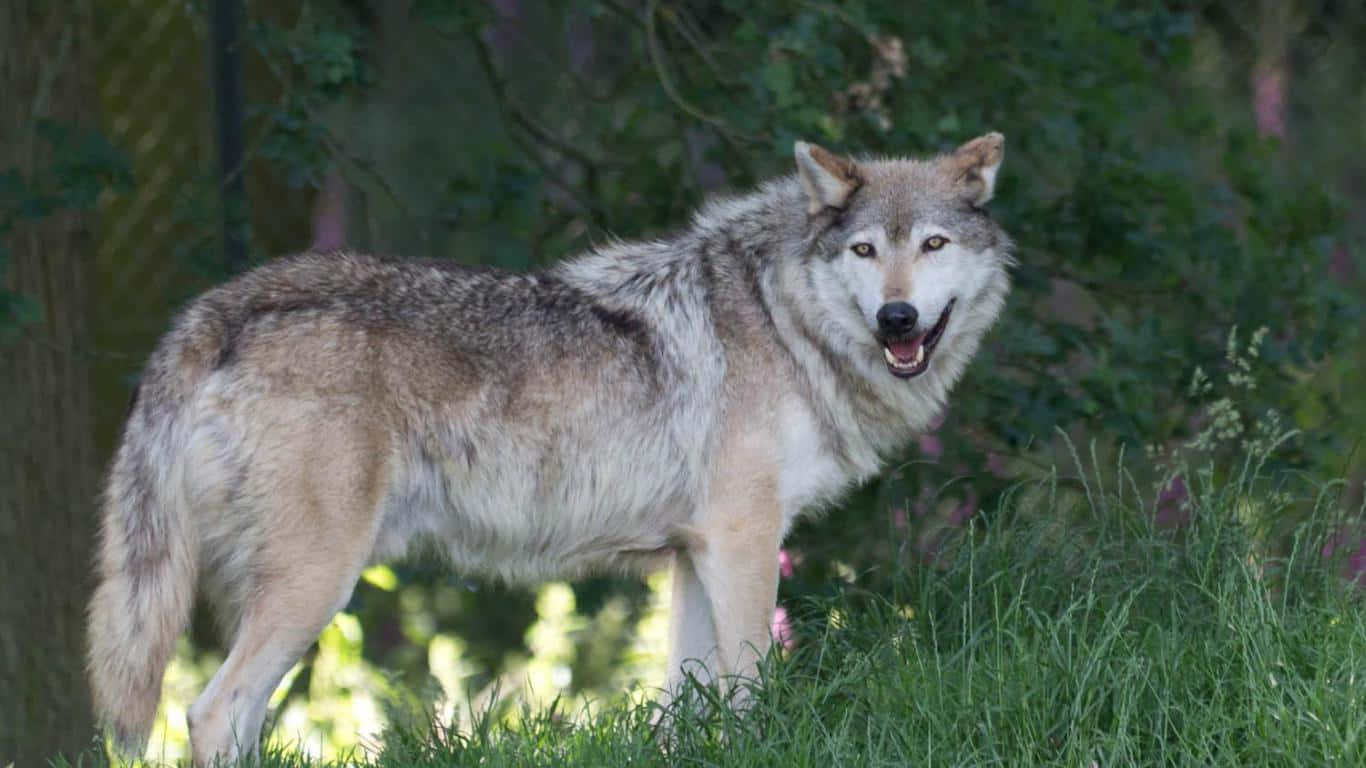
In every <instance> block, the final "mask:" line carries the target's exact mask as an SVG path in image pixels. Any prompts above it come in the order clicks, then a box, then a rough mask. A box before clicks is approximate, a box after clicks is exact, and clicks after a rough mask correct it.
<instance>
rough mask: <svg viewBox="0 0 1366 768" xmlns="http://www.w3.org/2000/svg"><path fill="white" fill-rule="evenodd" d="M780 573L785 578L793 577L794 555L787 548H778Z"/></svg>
mask: <svg viewBox="0 0 1366 768" xmlns="http://www.w3.org/2000/svg"><path fill="white" fill-rule="evenodd" d="M778 575H779V576H781V577H783V578H784V579H790V578H792V555H789V554H788V553H787V550H786V549H780V550H778Z"/></svg>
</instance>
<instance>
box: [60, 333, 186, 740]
mask: <svg viewBox="0 0 1366 768" xmlns="http://www.w3.org/2000/svg"><path fill="white" fill-rule="evenodd" d="M182 330H183V329H182ZM176 346H177V345H175V344H166V343H163V348H162V349H161V350H158V353H154V355H153V358H152V360H151V361H149V364H148V367H147V369H146V370H145V371H144V374H143V383H142V384H141V385H140V390H141V391H140V392H138V393H135V394H134V401H133V404H132V406H131V408H130V410H129V415H128V423H127V425H126V426H125V428H124V433H123V438H122V440H121V442H120V444H119V448H118V452H117V454H116V455H115V458H114V464H113V467H112V469H111V470H110V474H109V478H108V481H107V483H106V485H105V489H104V496H103V500H102V510H101V517H102V520H101V531H100V539H101V541H100V550H99V555H98V578H99V585H98V587H97V588H96V590H95V593H94V597H93V598H92V599H91V602H90V611H89V616H88V627H87V635H88V657H87V666H88V672H89V678H90V684H91V690H92V693H93V694H94V704H95V713H96V715H97V716H98V718H99V720H100V722H101V723H102V724H103V725H104V726H106V727H107V728H109V729H110V730H112V732H113V735H114V740H115V743H116V745H117V746H118V748H119V749H120V750H121V751H123V752H124V753H126V754H130V755H132V754H140V753H141V752H142V750H143V749H144V748H145V746H146V743H147V737H148V735H149V733H150V732H151V729H152V722H153V720H154V719H155V717H156V709H157V703H158V702H159V701H160V699H161V678H162V674H163V673H164V672H165V670H166V665H167V663H168V662H169V661H170V658H171V654H172V652H173V650H174V648H175V641H176V638H177V637H178V636H179V635H180V633H181V632H182V631H183V630H184V629H185V627H186V626H187V625H188V624H189V620H190V612H191V609H192V607H193V600H194V595H195V582H196V578H197V565H198V564H197V561H198V538H197V534H196V533H195V531H194V521H193V518H192V517H191V514H190V499H189V497H188V492H187V490H186V483H185V477H184V466H185V463H186V462H185V458H184V457H185V452H186V447H187V442H188V439H187V436H186V435H185V432H186V427H185V424H186V422H187V421H188V418H187V414H186V413H185V412H186V410H187V408H188V404H189V402H190V400H191V397H192V394H193V389H194V387H195V386H196V385H197V384H198V382H197V381H194V382H192V381H191V379H202V377H201V376H199V375H198V374H201V373H202V369H201V370H200V371H193V370H187V369H186V367H185V366H183V365H180V364H182V363H183V362H185V361H184V360H183V358H182V356H181V354H180V350H176V349H175V347H176ZM166 347H171V348H170V349H167V348H166ZM181 350H183V346H182V347H181ZM168 372H173V373H171V375H168Z"/></svg>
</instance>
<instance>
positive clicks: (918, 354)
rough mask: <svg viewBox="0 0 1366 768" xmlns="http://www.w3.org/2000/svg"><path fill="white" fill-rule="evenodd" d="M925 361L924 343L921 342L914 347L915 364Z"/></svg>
mask: <svg viewBox="0 0 1366 768" xmlns="http://www.w3.org/2000/svg"><path fill="white" fill-rule="evenodd" d="M923 362H925V345H924V344H921V345H920V346H918V347H916V348H915V364H916V365H920V364H921V363H923Z"/></svg>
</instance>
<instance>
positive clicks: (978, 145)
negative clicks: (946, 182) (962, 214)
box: [949, 131, 1006, 207]
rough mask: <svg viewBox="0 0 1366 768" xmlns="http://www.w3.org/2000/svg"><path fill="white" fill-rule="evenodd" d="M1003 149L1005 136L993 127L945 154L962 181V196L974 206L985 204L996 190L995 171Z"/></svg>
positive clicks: (999, 166)
mask: <svg viewBox="0 0 1366 768" xmlns="http://www.w3.org/2000/svg"><path fill="white" fill-rule="evenodd" d="M1005 153H1006V137H1004V136H1002V135H1001V134H999V133H996V132H995V131H993V132H991V133H988V134H987V135H985V136H978V137H977V138H975V139H973V140H972V141H969V142H968V143H966V144H964V145H963V146H961V147H959V148H958V149H955V150H954V151H953V154H952V155H950V156H949V162H950V163H952V165H953V168H954V170H955V171H956V172H957V178H958V183H959V184H961V185H962V190H963V196H964V197H966V198H967V199H968V202H970V203H972V205H973V206H974V207H976V206H979V205H985V204H986V203H987V201H989V200H991V195H992V193H993V192H995V191H996V171H998V170H1000V168H1001V159H1002V158H1003V157H1005Z"/></svg>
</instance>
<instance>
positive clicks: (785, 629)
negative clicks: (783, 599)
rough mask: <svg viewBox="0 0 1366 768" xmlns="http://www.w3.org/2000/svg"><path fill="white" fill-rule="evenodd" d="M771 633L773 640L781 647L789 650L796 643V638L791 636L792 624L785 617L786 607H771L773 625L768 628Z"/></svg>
mask: <svg viewBox="0 0 1366 768" xmlns="http://www.w3.org/2000/svg"><path fill="white" fill-rule="evenodd" d="M770 631H771V632H772V634H773V642H775V643H777V644H778V645H781V646H782V647H783V648H786V649H788V650H791V649H792V647H793V646H794V645H796V644H797V639H796V638H794V637H793V636H792V624H791V622H789V621H788V618H787V609H786V608H784V607H782V606H781V605H780V606H778V607H777V608H774V609H773V626H772V627H771V628H770Z"/></svg>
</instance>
